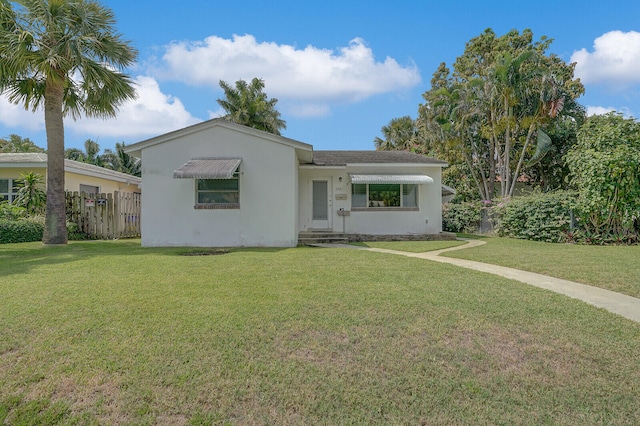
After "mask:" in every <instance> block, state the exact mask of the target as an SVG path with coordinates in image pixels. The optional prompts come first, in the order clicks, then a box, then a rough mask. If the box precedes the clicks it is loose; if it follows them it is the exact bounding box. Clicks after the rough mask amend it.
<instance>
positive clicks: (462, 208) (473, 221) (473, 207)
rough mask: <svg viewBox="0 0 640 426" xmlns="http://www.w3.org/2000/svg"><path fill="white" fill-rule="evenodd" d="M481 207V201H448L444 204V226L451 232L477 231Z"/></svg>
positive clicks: (480, 217)
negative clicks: (457, 202) (455, 202)
mask: <svg viewBox="0 0 640 426" xmlns="http://www.w3.org/2000/svg"><path fill="white" fill-rule="evenodd" d="M481 209H482V204H481V203H480V202H466V203H459V204H454V203H446V204H444V205H443V206H442V228H443V229H444V230H445V231H449V232H469V233H472V232H477V231H478V228H479V227H480V220H481V219H482V215H481Z"/></svg>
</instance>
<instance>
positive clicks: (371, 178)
mask: <svg viewBox="0 0 640 426" xmlns="http://www.w3.org/2000/svg"><path fill="white" fill-rule="evenodd" d="M349 177H350V178H351V183H413V184H421V183H433V179H432V178H431V177H429V176H427V175H356V174H349Z"/></svg>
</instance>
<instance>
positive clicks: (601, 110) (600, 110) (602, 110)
mask: <svg viewBox="0 0 640 426" xmlns="http://www.w3.org/2000/svg"><path fill="white" fill-rule="evenodd" d="M612 111H616V112H619V113H621V114H622V115H623V116H624V117H625V118H630V117H633V114H632V113H631V110H630V109H629V108H626V107H624V108H615V107H612V106H609V107H603V106H594V105H589V106H587V115H588V116H592V115H603V114H607V113H609V112H612Z"/></svg>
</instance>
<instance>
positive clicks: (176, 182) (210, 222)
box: [142, 127, 298, 247]
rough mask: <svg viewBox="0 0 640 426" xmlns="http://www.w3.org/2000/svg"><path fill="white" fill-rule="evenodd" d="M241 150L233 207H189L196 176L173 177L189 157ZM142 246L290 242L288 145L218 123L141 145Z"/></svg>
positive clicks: (293, 187) (292, 167)
mask: <svg viewBox="0 0 640 426" xmlns="http://www.w3.org/2000/svg"><path fill="white" fill-rule="evenodd" d="M198 157H227V158H241V159H242V163H241V164H240V167H239V169H238V170H239V172H240V182H239V185H240V190H239V191H240V208H239V209H211V210H209V209H207V210H199V209H194V205H195V201H196V187H195V185H196V181H195V180H194V179H174V178H173V172H174V170H176V169H178V168H179V167H180V166H182V165H183V164H184V163H186V162H187V161H189V160H191V159H192V158H198ZM142 177H143V182H144V184H143V186H144V191H142V244H143V245H144V246H192V247H242V246H254V247H255V246H274V247H292V246H295V245H296V244H297V232H296V221H297V217H296V216H297V180H298V163H297V157H296V152H295V149H293V148H292V147H290V146H287V145H284V144H280V143H277V142H273V141H271V140H268V139H262V138H259V137H256V136H253V135H247V134H245V133H242V132H237V131H232V130H229V129H227V128H224V127H213V128H209V129H204V130H202V131H196V132H192V133H189V134H186V135H183V136H181V137H179V138H177V139H174V140H169V141H166V142H163V143H160V144H157V145H154V146H150V147H147V148H144V149H143V150H142Z"/></svg>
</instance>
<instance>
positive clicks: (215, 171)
mask: <svg viewBox="0 0 640 426" xmlns="http://www.w3.org/2000/svg"><path fill="white" fill-rule="evenodd" d="M241 162H242V159H241V158H194V159H192V160H189V161H187V162H186V163H184V164H183V165H182V166H181V167H180V168H179V169H177V170H174V172H173V178H174V179H231V178H232V177H233V174H234V173H235V172H236V170H238V166H239V165H240V163H241Z"/></svg>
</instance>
